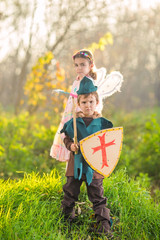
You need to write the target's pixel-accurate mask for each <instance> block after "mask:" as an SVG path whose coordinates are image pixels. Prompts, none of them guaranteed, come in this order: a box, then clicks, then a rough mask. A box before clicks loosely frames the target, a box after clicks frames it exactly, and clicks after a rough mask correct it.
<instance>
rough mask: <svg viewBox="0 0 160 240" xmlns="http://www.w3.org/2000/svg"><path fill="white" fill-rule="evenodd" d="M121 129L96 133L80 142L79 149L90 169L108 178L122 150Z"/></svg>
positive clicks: (110, 129)
mask: <svg viewBox="0 0 160 240" xmlns="http://www.w3.org/2000/svg"><path fill="white" fill-rule="evenodd" d="M122 141H123V127H116V128H109V129H104V130H101V131H98V132H96V133H94V134H92V135H90V136H88V137H86V138H84V139H82V140H81V141H80V149H81V152H82V155H83V157H84V159H85V160H86V162H87V163H88V164H89V165H90V167H91V168H92V169H94V170H95V171H97V172H99V173H100V174H102V175H103V176H106V177H108V176H109V175H110V174H111V173H112V172H113V170H114V168H115V167H116V165H117V163H118V160H119V157H120V153H121V150H122Z"/></svg>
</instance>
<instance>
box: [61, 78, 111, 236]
mask: <svg viewBox="0 0 160 240" xmlns="http://www.w3.org/2000/svg"><path fill="white" fill-rule="evenodd" d="M96 90H97V87H96V86H94V84H93V82H92V80H91V79H89V78H87V77H84V78H83V79H82V80H81V83H80V88H79V90H78V91H77V94H78V99H77V102H78V105H79V107H80V109H81V110H82V111H81V112H78V113H77V119H76V123H77V139H78V141H80V140H81V139H83V138H85V137H87V136H89V135H91V134H93V133H95V132H97V131H99V130H102V129H106V128H112V127H113V124H112V123H111V122H110V121H108V120H107V119H105V118H103V117H101V115H100V114H99V113H97V112H95V109H96V106H97V104H98V103H99V100H98V94H97V92H96ZM63 132H64V133H65V135H66V137H65V138H64V143H65V146H66V148H67V149H68V150H70V151H71V153H70V159H69V161H68V166H67V170H66V177H67V183H66V184H65V185H64V186H63V191H64V198H63V201H62V206H61V207H62V209H63V214H64V216H65V219H68V220H69V221H70V222H71V221H72V220H73V219H74V218H75V211H74V206H75V201H77V200H78V195H79V193H80V186H81V184H82V182H83V181H85V182H86V187H87V193H88V198H89V200H90V201H91V202H92V203H93V210H94V212H95V217H96V220H97V223H98V233H106V235H107V234H108V233H110V228H111V227H110V225H111V224H110V214H109V212H110V210H109V209H108V208H106V198H105V197H104V196H103V178H104V177H103V176H102V175H101V174H100V173H98V172H96V171H94V170H93V169H92V168H91V167H90V166H89V165H88V164H87V162H86V161H85V160H84V158H83V156H82V154H81V152H80V149H79V148H78V146H76V145H75V144H74V142H73V137H74V129H73V119H71V120H70V121H68V122H67V123H65V125H64V127H63V129H62V130H61V133H63ZM77 150H78V154H75V151H77Z"/></svg>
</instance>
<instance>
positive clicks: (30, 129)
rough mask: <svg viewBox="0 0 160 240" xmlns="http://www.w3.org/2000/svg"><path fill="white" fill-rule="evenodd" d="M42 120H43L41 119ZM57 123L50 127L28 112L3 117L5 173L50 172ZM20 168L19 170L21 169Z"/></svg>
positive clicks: (0, 145)
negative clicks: (51, 150) (50, 153)
mask: <svg viewBox="0 0 160 240" xmlns="http://www.w3.org/2000/svg"><path fill="white" fill-rule="evenodd" d="M38 121H39V122H38ZM55 131H56V127H53V126H50V127H47V126H45V125H44V124H41V123H40V120H38V118H36V117H35V116H32V117H31V116H30V115H29V114H28V113H27V112H25V113H22V114H20V115H19V116H17V117H16V116H8V117H6V116H3V115H1V117H0V165H1V172H0V176H1V177H5V178H7V177H17V176H19V175H20V174H19V173H20V172H21V171H22V172H31V171H32V170H36V169H38V171H39V172H43V171H45V172H49V171H50V169H51V168H52V167H53V161H52V159H51V158H50V157H49V149H50V147H51V144H52V141H53V137H54V134H55ZM18 172H19V173H18Z"/></svg>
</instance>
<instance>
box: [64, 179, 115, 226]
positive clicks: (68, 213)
mask: <svg viewBox="0 0 160 240" xmlns="http://www.w3.org/2000/svg"><path fill="white" fill-rule="evenodd" d="M83 181H85V179H82V180H78V179H75V178H74V177H67V183H66V184H65V185H64V186H63V191H64V198H63V201H62V206H61V207H62V209H63V213H64V215H65V217H66V218H70V219H72V218H74V217H75V210H74V206H75V201H78V195H79V193H80V186H81V185H82V182H83ZM85 182H86V181H85ZM86 187H87V193H88V198H89V200H90V201H91V202H92V203H93V210H94V212H95V217H96V220H97V222H98V223H99V222H101V221H103V220H108V221H109V222H110V214H109V213H110V210H109V209H108V208H106V201H107V199H106V198H105V197H103V193H104V191H103V179H93V180H92V183H91V184H90V185H88V184H87V183H86Z"/></svg>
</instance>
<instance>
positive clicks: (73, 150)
mask: <svg viewBox="0 0 160 240" xmlns="http://www.w3.org/2000/svg"><path fill="white" fill-rule="evenodd" d="M78 148H79V147H78V145H76V144H74V143H72V144H71V151H72V152H75V151H77V150H78Z"/></svg>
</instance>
